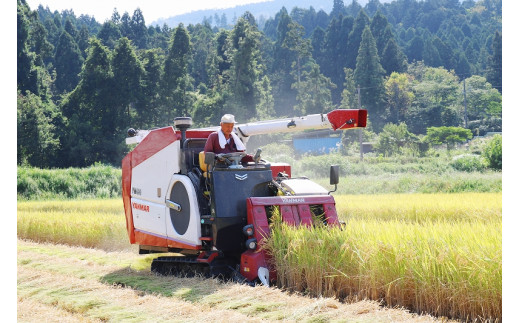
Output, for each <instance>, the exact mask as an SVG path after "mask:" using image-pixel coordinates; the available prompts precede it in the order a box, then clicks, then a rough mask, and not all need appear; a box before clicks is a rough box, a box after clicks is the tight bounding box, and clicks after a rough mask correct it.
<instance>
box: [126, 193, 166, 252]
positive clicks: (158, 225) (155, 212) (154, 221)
mask: <svg viewBox="0 0 520 323" xmlns="http://www.w3.org/2000/svg"><path fill="white" fill-rule="evenodd" d="M164 209H165V207H164V204H158V203H152V202H149V201H146V200H143V199H139V198H135V197H132V213H133V218H134V227H135V230H136V231H137V230H140V231H142V232H146V233H150V234H153V235H155V236H162V237H163V238H164V239H166V228H165V222H166V220H165V215H164ZM140 244H142V243H140Z"/></svg>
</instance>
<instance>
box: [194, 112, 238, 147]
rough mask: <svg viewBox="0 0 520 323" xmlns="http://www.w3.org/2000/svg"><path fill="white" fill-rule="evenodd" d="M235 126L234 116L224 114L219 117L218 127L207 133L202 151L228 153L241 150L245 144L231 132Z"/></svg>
mask: <svg viewBox="0 0 520 323" xmlns="http://www.w3.org/2000/svg"><path fill="white" fill-rule="evenodd" d="M234 127H235V116H234V115H232V114H225V115H224V116H222V118H221V119H220V129H219V130H218V131H216V132H214V133H212V134H210V135H209V137H208V141H206V145H205V146H204V152H208V151H209V152H214V153H215V154H228V153H234V152H242V151H245V150H246V146H244V144H243V143H242V141H241V140H240V138H238V136H237V135H236V134H235V133H234V132H233V128H234Z"/></svg>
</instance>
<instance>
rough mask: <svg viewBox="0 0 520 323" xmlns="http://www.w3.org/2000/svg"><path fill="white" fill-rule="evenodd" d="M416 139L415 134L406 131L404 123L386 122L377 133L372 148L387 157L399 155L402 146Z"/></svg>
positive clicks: (408, 144) (409, 144)
mask: <svg viewBox="0 0 520 323" xmlns="http://www.w3.org/2000/svg"><path fill="white" fill-rule="evenodd" d="M417 141H418V138H417V136H415V135H414V134H412V133H410V132H409V131H408V128H407V127H406V123H404V122H401V123H400V124H399V125H397V124H394V123H387V124H386V125H385V126H384V127H383V131H381V133H380V134H379V136H378V139H377V142H376V144H375V145H374V149H375V151H376V152H378V153H380V154H383V155H384V156H387V157H388V156H393V155H399V154H401V152H402V148H403V147H405V146H411V145H412V144H413V143H415V142H417Z"/></svg>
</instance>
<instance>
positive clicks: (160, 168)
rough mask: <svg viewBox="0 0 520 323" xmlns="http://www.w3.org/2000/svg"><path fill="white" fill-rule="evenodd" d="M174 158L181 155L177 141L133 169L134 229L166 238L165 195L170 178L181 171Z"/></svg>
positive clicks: (166, 210)
mask: <svg viewBox="0 0 520 323" xmlns="http://www.w3.org/2000/svg"><path fill="white" fill-rule="evenodd" d="M175 156H180V143H179V141H175V142H173V143H172V144H170V145H169V146H167V147H165V148H164V149H162V150H160V151H159V152H157V153H156V154H155V155H153V156H151V157H150V158H148V159H146V160H145V161H144V162H142V163H141V164H139V165H137V166H136V167H134V168H133V170H132V188H131V197H132V199H131V200H132V214H133V219H134V227H135V229H137V230H141V231H145V232H149V233H153V234H155V235H160V236H162V237H166V220H167V219H168V218H167V217H166V214H167V212H168V208H167V207H166V206H165V196H166V195H165V194H166V193H167V190H168V185H169V184H170V179H171V177H172V175H173V174H175V173H178V172H179V171H180V160H179V158H178V157H177V158H176V157H175ZM147 209H148V211H146V210H147Z"/></svg>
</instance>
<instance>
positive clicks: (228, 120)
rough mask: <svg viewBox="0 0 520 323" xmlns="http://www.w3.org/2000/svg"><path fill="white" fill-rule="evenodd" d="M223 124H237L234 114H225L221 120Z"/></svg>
mask: <svg viewBox="0 0 520 323" xmlns="http://www.w3.org/2000/svg"><path fill="white" fill-rule="evenodd" d="M220 122H221V123H236V122H235V116H234V115H232V114H225V115H223V116H222V119H220Z"/></svg>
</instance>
